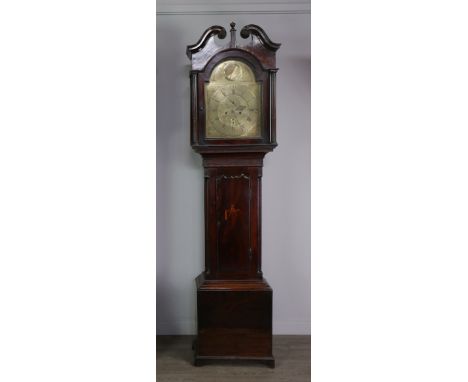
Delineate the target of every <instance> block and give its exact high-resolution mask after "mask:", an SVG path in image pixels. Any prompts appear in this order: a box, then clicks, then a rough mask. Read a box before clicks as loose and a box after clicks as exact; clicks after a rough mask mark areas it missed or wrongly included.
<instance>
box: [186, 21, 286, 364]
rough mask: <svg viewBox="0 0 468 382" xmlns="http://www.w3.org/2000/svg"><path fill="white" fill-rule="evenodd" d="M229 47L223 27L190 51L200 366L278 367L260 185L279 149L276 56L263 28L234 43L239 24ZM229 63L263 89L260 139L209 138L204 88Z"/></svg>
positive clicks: (243, 33)
mask: <svg viewBox="0 0 468 382" xmlns="http://www.w3.org/2000/svg"><path fill="white" fill-rule="evenodd" d="M230 32H231V39H230V42H229V43H228V44H227V45H225V46H220V45H218V44H216V43H215V42H214V38H215V36H218V37H219V38H221V39H223V38H224V37H225V36H226V31H225V29H224V28H223V27H220V26H213V27H210V28H208V29H207V30H206V31H205V33H204V34H203V35H202V37H201V38H200V40H199V41H198V42H197V43H196V44H194V45H190V46H188V47H187V55H188V57H189V58H190V59H191V61H192V70H191V72H190V84H191V134H190V139H191V145H192V148H193V149H194V150H195V151H196V152H198V153H200V154H201V155H202V157H203V167H204V179H205V201H204V205H205V270H204V272H202V274H200V275H199V276H198V277H197V279H196V286H197V339H196V341H195V343H194V350H195V362H194V363H195V365H200V364H201V363H202V362H204V361H207V360H216V359H250V360H257V361H263V362H266V363H267V364H268V365H270V366H272V367H274V358H273V354H272V303H273V291H272V288H271V287H270V285H269V284H268V282H267V281H266V280H265V279H264V278H263V273H262V269H261V264H262V260H261V259H262V255H261V178H262V167H263V158H264V156H265V154H266V153H268V152H270V151H272V150H273V149H274V148H275V147H276V145H277V143H276V114H275V112H276V109H275V103H276V95H275V78H276V77H275V76H276V72H277V68H276V67H275V52H276V50H277V49H278V48H279V46H280V44H277V43H273V42H272V41H271V40H270V39H269V38H268V36H267V35H266V33H265V32H264V31H263V29H262V28H260V27H259V26H257V25H253V24H251V25H247V26H245V27H244V28H243V29H242V30H241V33H240V34H241V37H243V38H244V39H248V41H247V43H246V44H244V45H239V44H237V42H236V34H235V32H236V29H235V24H234V23H231V31H230ZM226 60H239V61H242V62H243V63H245V64H246V65H248V66H249V68H250V69H251V70H252V72H253V73H254V75H255V79H256V81H257V83H259V84H260V88H261V91H260V97H261V102H260V103H259V104H260V105H261V108H260V110H259V112H260V114H261V128H260V134H259V136H258V137H248V138H246V137H242V136H239V137H237V138H232V137H231V138H222V139H220V138H216V139H213V138H207V136H206V125H207V123H206V119H207V118H206V100H205V95H206V92H205V86H206V84H207V82H208V81H209V80H210V75H211V73H212V71H213V69H214V68H216V66H217V65H218V64H220V63H223V62H224V61H226Z"/></svg>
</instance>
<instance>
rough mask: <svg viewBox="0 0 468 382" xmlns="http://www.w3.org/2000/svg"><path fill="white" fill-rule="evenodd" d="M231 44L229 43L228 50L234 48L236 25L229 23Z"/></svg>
mask: <svg viewBox="0 0 468 382" xmlns="http://www.w3.org/2000/svg"><path fill="white" fill-rule="evenodd" d="M230 25H231V42H230V43H229V47H230V48H235V47H236V28H235V26H236V23H235V22H234V21H233V22H231V24H230Z"/></svg>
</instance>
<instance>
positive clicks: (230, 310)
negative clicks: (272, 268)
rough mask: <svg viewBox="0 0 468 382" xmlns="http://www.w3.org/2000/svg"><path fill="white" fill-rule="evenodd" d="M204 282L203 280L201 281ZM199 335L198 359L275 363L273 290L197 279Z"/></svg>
mask: <svg viewBox="0 0 468 382" xmlns="http://www.w3.org/2000/svg"><path fill="white" fill-rule="evenodd" d="M200 280H201V281H200ZM197 284H198V285H197V311H198V336H197V341H196V349H195V353H196V354H195V359H196V361H197V360H200V359H219V358H231V359H239V358H241V359H255V360H265V361H270V363H271V362H273V355H272V298H273V291H272V290H271V288H270V286H269V285H268V283H267V282H266V281H265V280H264V279H262V280H258V281H254V282H242V281H232V280H230V281H226V282H223V281H222V280H216V281H211V280H207V281H205V280H204V279H203V277H199V278H198V279H197Z"/></svg>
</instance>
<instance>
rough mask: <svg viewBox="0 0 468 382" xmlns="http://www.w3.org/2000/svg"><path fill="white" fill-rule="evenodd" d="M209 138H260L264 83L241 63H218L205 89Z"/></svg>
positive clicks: (230, 61) (207, 135)
mask: <svg viewBox="0 0 468 382" xmlns="http://www.w3.org/2000/svg"><path fill="white" fill-rule="evenodd" d="M205 100H206V138H255V137H260V124H261V98H260V84H258V83H257V82H256V81H255V76H254V74H253V72H252V70H251V69H250V67H249V66H248V65H247V64H245V63H243V62H242V61H239V60H228V61H224V62H222V63H220V64H218V65H217V66H216V67H215V68H214V69H213V72H212V74H211V76H210V81H209V82H208V83H207V84H206V86H205Z"/></svg>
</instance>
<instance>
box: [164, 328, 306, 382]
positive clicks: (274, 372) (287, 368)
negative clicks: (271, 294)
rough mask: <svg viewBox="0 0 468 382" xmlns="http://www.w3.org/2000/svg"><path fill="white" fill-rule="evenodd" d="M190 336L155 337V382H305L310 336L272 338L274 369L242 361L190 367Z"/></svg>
mask: <svg viewBox="0 0 468 382" xmlns="http://www.w3.org/2000/svg"><path fill="white" fill-rule="evenodd" d="M193 338H194V337H192V336H158V337H157V340H156V378H157V381H158V382H198V381H200V382H201V381H203V382H234V381H235V382H253V381H255V382H266V381H268V382H286V381H287V382H309V381H310V336H274V337H273V355H274V357H275V360H276V367H275V368H274V369H271V368H269V367H268V366H266V365H263V364H260V363H256V362H246V361H241V362H239V361H237V362H233V361H216V362H210V363H208V364H206V365H203V366H200V367H194V366H193V352H192V341H193Z"/></svg>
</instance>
